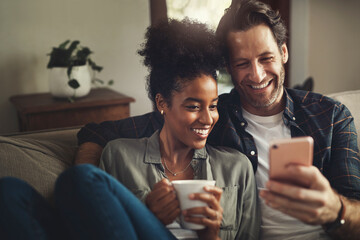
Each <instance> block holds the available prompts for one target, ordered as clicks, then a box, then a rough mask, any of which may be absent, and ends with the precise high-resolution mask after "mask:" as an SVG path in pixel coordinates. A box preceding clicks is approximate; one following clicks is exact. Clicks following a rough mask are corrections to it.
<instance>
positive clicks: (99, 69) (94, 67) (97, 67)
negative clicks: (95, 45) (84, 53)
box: [88, 58, 103, 72]
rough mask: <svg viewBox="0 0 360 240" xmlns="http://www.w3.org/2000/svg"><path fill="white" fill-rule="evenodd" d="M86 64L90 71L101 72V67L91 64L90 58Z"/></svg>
mask: <svg viewBox="0 0 360 240" xmlns="http://www.w3.org/2000/svg"><path fill="white" fill-rule="evenodd" d="M88 63H89V65H90V67H91V68H92V70H94V71H98V72H101V70H103V67H100V66H98V65H96V63H95V62H93V61H92V60H91V59H90V58H89V59H88Z"/></svg>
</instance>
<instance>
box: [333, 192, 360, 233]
mask: <svg viewBox="0 0 360 240" xmlns="http://www.w3.org/2000/svg"><path fill="white" fill-rule="evenodd" d="M342 200H343V204H344V206H345V216H344V219H345V224H344V225H342V226H341V227H340V228H338V229H337V230H335V231H334V232H333V233H332V234H331V236H332V237H333V238H334V239H359V236H360V201H358V200H353V199H348V198H345V197H342Z"/></svg>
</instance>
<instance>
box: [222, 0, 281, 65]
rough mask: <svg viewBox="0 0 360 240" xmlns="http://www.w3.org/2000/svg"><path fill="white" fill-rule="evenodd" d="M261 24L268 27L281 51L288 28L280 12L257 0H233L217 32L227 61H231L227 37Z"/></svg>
mask: <svg viewBox="0 0 360 240" xmlns="http://www.w3.org/2000/svg"><path fill="white" fill-rule="evenodd" d="M260 24H265V25H267V26H268V27H269V28H270V30H271V32H272V33H273V36H274V38H275V41H276V43H277V45H278V47H279V50H280V51H281V46H282V45H283V44H284V43H285V42H286V27H285V24H284V22H283V21H282V20H281V18H280V14H279V12H278V11H274V10H272V9H271V7H270V6H269V5H267V4H265V3H263V2H260V1H256V0H233V1H232V3H231V5H230V7H229V8H228V9H226V10H225V13H224V15H223V17H222V18H221V20H220V22H219V25H218V27H217V30H216V36H217V38H218V39H219V41H220V43H221V45H222V48H223V52H224V56H225V59H226V61H228V59H229V52H228V46H227V36H228V34H229V32H232V31H234V32H235V31H246V30H248V29H250V28H252V27H255V26H258V25H260Z"/></svg>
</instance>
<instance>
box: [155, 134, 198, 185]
mask: <svg viewBox="0 0 360 240" xmlns="http://www.w3.org/2000/svg"><path fill="white" fill-rule="evenodd" d="M159 143H160V155H161V161H162V163H163V165H164V168H165V171H166V172H167V176H168V178H169V179H170V180H176V179H193V177H194V175H193V169H192V167H191V166H190V162H191V160H192V157H193V155H194V150H193V149H192V148H190V147H188V146H185V145H184V144H181V143H179V142H178V141H177V140H176V139H174V138H173V137H172V136H171V134H169V133H168V132H167V131H166V128H163V129H162V130H161V132H160V139H159Z"/></svg>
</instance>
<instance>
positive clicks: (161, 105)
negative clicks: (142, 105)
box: [155, 93, 167, 112]
mask: <svg viewBox="0 0 360 240" xmlns="http://www.w3.org/2000/svg"><path fill="white" fill-rule="evenodd" d="M155 102H156V108H157V110H158V111H159V112H161V111H164V110H165V108H166V106H167V104H166V101H165V99H164V97H163V96H162V95H161V94H160V93H158V94H156V96H155Z"/></svg>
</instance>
